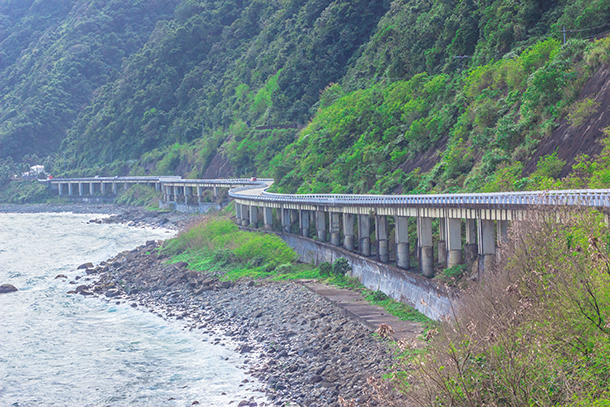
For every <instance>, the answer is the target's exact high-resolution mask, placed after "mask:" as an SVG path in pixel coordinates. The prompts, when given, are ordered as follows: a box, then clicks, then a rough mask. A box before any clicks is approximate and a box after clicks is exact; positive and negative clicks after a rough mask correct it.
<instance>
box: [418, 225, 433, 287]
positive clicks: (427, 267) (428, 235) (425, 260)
mask: <svg viewBox="0 0 610 407" xmlns="http://www.w3.org/2000/svg"><path fill="white" fill-rule="evenodd" d="M417 241H418V243H419V268H420V270H421V272H422V274H423V275H424V277H432V276H434V254H433V252H432V218H423V217H418V218H417Z"/></svg>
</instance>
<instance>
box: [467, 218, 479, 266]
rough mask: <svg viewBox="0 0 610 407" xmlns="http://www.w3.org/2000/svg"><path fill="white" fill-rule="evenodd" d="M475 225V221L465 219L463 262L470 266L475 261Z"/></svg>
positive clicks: (476, 248)
mask: <svg viewBox="0 0 610 407" xmlns="http://www.w3.org/2000/svg"><path fill="white" fill-rule="evenodd" d="M477 250H478V245H477V223H476V220H475V219H466V245H465V246H464V261H465V262H466V264H472V263H474V261H475V260H476V259H477Z"/></svg>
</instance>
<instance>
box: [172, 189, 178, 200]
mask: <svg viewBox="0 0 610 407" xmlns="http://www.w3.org/2000/svg"><path fill="white" fill-rule="evenodd" d="M172 189H173V192H174V193H173V198H174V199H173V201H174V202H178V187H176V186H175V187H173V188H172Z"/></svg>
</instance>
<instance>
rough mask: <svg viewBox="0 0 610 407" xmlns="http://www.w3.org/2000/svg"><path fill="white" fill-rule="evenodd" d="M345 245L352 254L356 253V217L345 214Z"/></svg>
mask: <svg viewBox="0 0 610 407" xmlns="http://www.w3.org/2000/svg"><path fill="white" fill-rule="evenodd" d="M343 236H344V237H343V245H344V246H345V248H346V249H347V250H349V251H350V252H353V251H354V247H355V246H354V215H352V214H351V213H344V214H343Z"/></svg>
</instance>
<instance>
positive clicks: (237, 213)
mask: <svg viewBox="0 0 610 407" xmlns="http://www.w3.org/2000/svg"><path fill="white" fill-rule="evenodd" d="M235 223H237V225H238V226H239V225H241V204H238V203H237V202H235Z"/></svg>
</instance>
